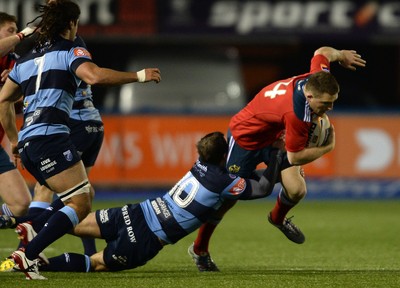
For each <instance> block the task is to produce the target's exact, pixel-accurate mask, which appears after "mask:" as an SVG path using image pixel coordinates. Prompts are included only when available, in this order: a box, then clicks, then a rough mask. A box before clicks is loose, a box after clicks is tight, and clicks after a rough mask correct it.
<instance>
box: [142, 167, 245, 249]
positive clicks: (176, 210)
mask: <svg viewBox="0 0 400 288" xmlns="http://www.w3.org/2000/svg"><path fill="white" fill-rule="evenodd" d="M248 181H249V180H245V179H244V178H241V177H239V176H235V175H232V174H229V173H228V171H227V170H226V169H225V168H222V167H218V166H215V165H209V164H207V163H203V162H201V161H200V160H197V161H196V163H195V164H194V165H193V167H192V169H191V170H190V171H189V172H188V173H187V174H186V175H185V176H184V177H183V178H182V179H181V180H180V181H179V182H178V183H177V184H176V185H175V186H174V187H173V188H172V189H171V190H170V191H169V192H168V193H166V194H165V195H164V196H163V197H158V198H156V199H149V200H146V201H144V202H142V203H141V204H140V205H141V207H142V210H143V213H144V216H145V219H146V222H147V224H148V225H149V228H150V229H151V230H152V231H153V232H154V233H155V234H156V235H157V236H158V237H159V238H160V239H162V240H163V241H165V242H167V243H175V242H177V241H178V240H179V239H181V238H183V237H185V236H186V235H188V234H189V233H191V232H193V231H194V230H196V229H197V228H199V227H200V226H201V224H202V223H204V222H205V221H206V220H207V219H208V217H209V216H210V215H211V214H212V213H213V212H214V211H215V210H217V209H218V208H219V207H220V206H221V204H222V202H223V201H224V199H238V198H239V197H240V195H241V194H242V193H244V192H245V191H246V189H251V184H250V183H249V182H248Z"/></svg>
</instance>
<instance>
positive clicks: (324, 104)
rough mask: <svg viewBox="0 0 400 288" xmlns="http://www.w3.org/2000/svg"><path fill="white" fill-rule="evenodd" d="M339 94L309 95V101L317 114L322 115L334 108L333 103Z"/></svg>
mask: <svg viewBox="0 0 400 288" xmlns="http://www.w3.org/2000/svg"><path fill="white" fill-rule="evenodd" d="M337 98H338V94H335V95H330V94H328V93H324V94H322V95H321V96H320V97H314V96H313V95H307V100H308V103H309V104H310V107H311V109H312V110H313V111H314V113H315V114H317V115H319V116H322V115H324V114H325V113H326V112H328V111H330V110H332V109H333V103H334V102H335V101H336V100H337Z"/></svg>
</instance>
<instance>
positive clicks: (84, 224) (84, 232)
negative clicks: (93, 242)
mask: <svg viewBox="0 0 400 288" xmlns="http://www.w3.org/2000/svg"><path fill="white" fill-rule="evenodd" d="M73 233H74V235H76V236H80V237H92V238H101V232H100V227H99V225H98V224H97V221H96V214H95V212H92V213H90V214H89V215H88V216H86V217H85V219H83V220H82V221H81V222H80V223H79V224H78V225H77V226H75V228H74V231H73Z"/></svg>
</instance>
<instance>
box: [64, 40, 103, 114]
mask: <svg viewBox="0 0 400 288" xmlns="http://www.w3.org/2000/svg"><path fill="white" fill-rule="evenodd" d="M74 44H75V46H77V47H84V48H86V43H85V41H83V39H82V38H81V37H79V36H76V38H75V40H74ZM70 118H71V119H74V120H77V121H98V122H102V120H101V116H100V112H99V110H97V109H96V108H95V106H94V104H93V94H92V88H91V86H90V85H89V84H87V83H85V82H84V81H82V82H81V84H80V85H79V87H78V89H77V90H76V92H75V98H74V104H73V106H72V111H71V114H70Z"/></svg>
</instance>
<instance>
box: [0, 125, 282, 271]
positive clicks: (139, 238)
mask: <svg viewBox="0 0 400 288" xmlns="http://www.w3.org/2000/svg"><path fill="white" fill-rule="evenodd" d="M197 151H198V154H199V158H198V160H197V161H196V162H195V164H194V165H193V167H192V168H191V169H190V171H189V172H188V173H187V174H186V175H185V176H184V177H183V178H182V179H181V180H180V181H179V182H178V183H177V184H176V185H175V186H174V187H173V188H172V189H171V190H170V191H169V192H167V193H166V194H165V195H164V196H162V197H158V198H155V199H148V200H146V201H144V202H141V203H138V204H127V205H125V206H123V207H118V208H109V209H101V210H97V211H95V212H92V213H90V214H89V215H88V216H87V217H86V218H85V219H84V220H83V221H82V222H81V223H79V224H78V225H77V226H76V227H75V228H74V230H73V234H75V235H76V236H81V237H84V236H87V237H95V238H102V239H105V240H106V242H107V246H106V248H105V249H104V250H103V251H100V252H98V253H96V254H94V255H92V256H90V257H89V256H87V255H82V254H76V253H64V254H62V255H60V256H57V257H53V258H50V259H48V260H47V259H42V260H45V262H46V264H47V265H42V266H40V269H41V270H43V271H75V272H77V271H81V272H88V271H119V270H126V269H132V268H135V267H138V266H141V265H144V264H145V263H146V262H147V261H148V260H150V259H152V258H153V257H154V256H156V255H157V253H158V252H159V251H160V250H161V249H162V248H163V246H164V245H167V244H173V243H176V242H177V241H178V240H180V239H182V238H183V237H185V236H187V235H188V234H189V233H191V232H193V231H194V230H196V229H197V228H199V227H200V225H201V224H202V223H204V222H205V221H206V220H207V221H212V219H213V212H215V211H216V210H217V209H218V208H219V207H220V206H221V204H222V203H223V202H226V201H232V200H237V199H239V200H247V199H256V198H262V197H266V196H268V195H269V194H270V193H271V192H272V189H273V187H274V184H275V182H276V180H277V178H278V175H279V172H280V170H281V169H282V166H283V165H285V163H286V162H287V159H283V153H282V152H281V151H279V150H278V149H276V150H274V151H273V152H272V155H271V161H270V163H269V165H268V168H267V169H265V171H264V172H263V175H262V176H261V178H260V180H259V181H256V180H252V179H244V178H241V177H239V176H234V175H232V174H229V172H228V171H227V170H226V168H225V165H226V156H227V152H228V144H227V142H226V140H225V137H224V135H223V134H222V133H220V132H213V133H210V134H207V135H206V136H204V137H203V138H202V139H201V140H200V141H199V142H198V143H197ZM58 208H59V207H58ZM46 212H47V213H48V214H50V213H54V212H53V211H51V210H47V211H46ZM38 218H43V217H42V215H41V216H39V217H38ZM1 219H2V220H0V223H2V225H3V228H4V227H6V226H8V227H10V226H11V225H12V224H14V225H15V224H16V223H17V222H15V221H16V220H17V221H18V219H17V218H9V219H8V220H9V221H8V223H6V221H5V220H6V218H4V217H3V218H1ZM2 221H3V222H2ZM36 221H37V222H42V223H41V225H43V224H44V223H45V222H44V221H43V219H41V220H35V219H33V220H32V222H26V223H21V224H19V225H18V226H17V229H16V230H17V231H18V233H19V234H20V236H22V237H23V238H24V239H23V242H25V243H27V242H29V241H30V240H31V239H32V238H33V237H34V236H35V234H36V232H38V231H37V230H38V229H40V227H38V224H37V223H36V224H35V222H36ZM2 225H1V224H0V227H1V226H2ZM35 230H36V231H35ZM16 268H17V269H18V267H16Z"/></svg>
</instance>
